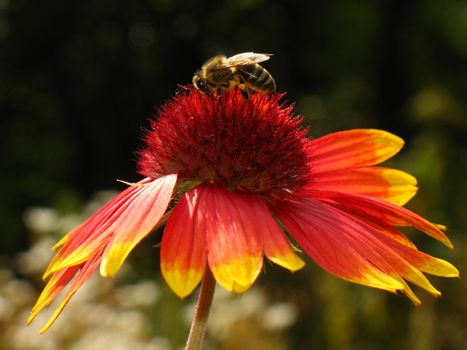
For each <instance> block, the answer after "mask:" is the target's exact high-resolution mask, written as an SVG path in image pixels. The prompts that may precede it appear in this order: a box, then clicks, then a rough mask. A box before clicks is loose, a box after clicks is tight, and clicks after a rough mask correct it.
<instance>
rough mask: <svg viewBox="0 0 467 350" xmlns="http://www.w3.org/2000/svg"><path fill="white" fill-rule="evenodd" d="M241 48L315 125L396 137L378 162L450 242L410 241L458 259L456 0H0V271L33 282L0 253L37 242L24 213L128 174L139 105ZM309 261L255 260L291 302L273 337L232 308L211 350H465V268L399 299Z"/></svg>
mask: <svg viewBox="0 0 467 350" xmlns="http://www.w3.org/2000/svg"><path fill="white" fill-rule="evenodd" d="M243 51H256V52H270V53H273V54H274V57H273V59H271V60H270V61H268V62H267V64H266V66H267V69H268V70H269V71H270V72H271V73H272V74H273V75H274V77H275V78H276V81H277V84H278V87H279V90H281V91H287V95H286V99H287V100H289V101H295V102H296V108H297V111H298V112H299V113H300V114H302V115H304V116H305V118H306V122H307V123H308V124H309V125H310V130H311V131H310V132H311V134H312V135H313V136H320V135H323V134H326V133H329V132H332V131H336V130H341V129H348V128H363V127H371V128H383V129H386V130H389V131H392V132H394V133H396V134H398V135H400V136H402V137H403V138H404V139H405V140H406V141H407V145H406V148H405V150H404V151H403V152H402V153H401V154H400V155H399V156H398V157H396V159H395V160H394V161H392V163H391V165H393V166H396V167H398V168H401V169H404V170H407V171H409V172H411V173H412V174H414V175H415V176H416V177H417V178H418V180H419V183H420V187H421V190H420V193H419V194H418V195H417V196H416V197H415V199H414V200H413V201H412V202H411V203H410V205H409V207H410V208H411V209H414V210H416V211H417V212H419V213H421V214H423V215H424V216H427V217H428V218H430V219H431V220H433V221H434V222H441V223H444V224H446V225H447V226H448V227H449V234H450V237H451V238H452V241H453V243H454V244H455V246H456V249H455V250H454V251H453V252H452V253H451V252H448V251H446V250H445V249H444V248H443V247H441V246H440V245H438V244H437V243H436V242H432V241H431V240H429V239H425V238H424V237H422V236H421V235H419V234H415V235H414V236H413V237H414V238H415V240H416V242H417V245H418V246H420V247H421V248H423V249H425V250H426V251H428V252H430V253H432V254H434V255H436V256H440V257H444V258H447V259H448V260H451V261H453V262H454V263H455V264H456V265H457V266H458V267H459V269H460V270H461V272H462V271H463V270H464V269H465V267H466V266H467V254H466V251H467V238H466V235H465V233H466V231H467V183H466V175H467V156H466V154H467V106H466V104H467V98H466V97H467V2H466V1H462V0H450V1H445V2H440V1H436V0H425V1H421V0H414V1H402V0H386V1H369V0H363V1H353V0H352V1H344V0H336V1H332V2H327V1H288V2H287V1H266V0H232V1H225V0H223V1H194V0H187V1H174V0H144V1H138V2H129V1H127V2H115V1H106V0H102V1H79V2H70V1H57V0H44V1H26V0H0V116H1V118H0V152H1V153H0V154H1V162H2V165H1V168H0V180H1V183H2V189H1V191H0V230H1V235H0V257H1V260H0V263H1V264H2V265H5V267H6V268H7V269H8V270H9V271H12V273H13V277H11V278H13V279H12V281H15V279H18V281H21V280H27V281H30V282H31V283H33V284H35V285H36V286H39V285H40V281H39V280H38V279H36V278H34V277H31V276H30V275H28V274H26V273H23V272H21V269H19V268H18V266H17V259H16V258H14V257H15V256H17V255H18V253H19V252H21V251H26V250H27V249H32V247H34V245H33V243H34V240H35V238H34V235H31V234H30V231H31V230H30V229H28V227H27V226H26V223H27V220H26V221H25V220H23V214H24V213H25V212H26V210H27V209H28V208H30V207H34V206H45V207H51V208H54V210H56V211H57V214H56V215H58V217H62V216H65V214H70V213H76V212H80V211H81V209H82V207H83V205H84V203H85V201H86V199H87V198H89V197H91V195H92V194H93V193H95V192H96V191H98V190H101V189H104V188H121V187H119V186H118V184H117V183H116V182H115V181H114V180H115V179H116V178H121V179H126V180H130V181H132V180H137V179H138V175H137V174H135V172H134V151H135V150H136V149H137V148H138V147H140V145H141V143H140V141H139V138H140V135H141V128H144V127H146V126H147V122H146V119H147V118H148V117H149V116H150V115H151V114H152V112H153V108H154V107H157V106H159V105H160V104H161V103H163V101H164V100H166V99H167V98H168V97H170V96H171V95H173V94H174V93H175V92H176V90H177V84H188V83H190V80H191V76H192V74H193V72H194V70H195V69H197V68H198V67H199V66H200V64H201V63H202V62H203V60H205V59H206V58H208V57H210V56H212V55H214V54H217V53H225V54H227V55H230V54H235V53H238V52H243ZM58 231H60V230H59V228H56V232H55V231H54V232H55V233H56V234H57V235H61V234H63V233H64V232H62V231H60V232H58ZM154 251H155V250H154V249H153V248H152V247H150V246H148V247H146V248H141V249H139V250H137V251H136V252H135V256H136V257H135V258H134V259H133V261H134V263H135V264H141V265H143V266H142V267H141V268H138V269H137V271H142V272H140V274H142V275H144V273H145V272H144V271H152V273H155V271H157V267H156V266H157V263H156V259H155V257H154ZM138 261H140V262H139V263H138ZM309 265H310V266H309V267H308V268H307V269H306V271H303V272H300V273H297V274H294V275H293V276H290V275H289V274H288V273H287V272H284V271H281V270H279V269H278V268H268V271H267V272H268V273H267V276H266V277H264V278H262V279H261V281H260V282H259V283H260V284H261V285H262V286H263V287H264V288H266V289H267V291H268V295H269V298H270V299H271V300H274V301H276V302H280V301H281V300H282V301H284V300H287V301H288V302H290V303H292V304H294V305H296V306H297V308H298V309H299V310H300V312H299V315H298V320H297V322H296V323H295V325H294V326H293V327H292V328H290V329H289V331H288V332H287V333H280V334H279V335H277V334H276V333H275V332H269V333H268V332H267V331H265V330H264V329H257V328H254V327H253V326H251V324H250V323H248V322H247V321H245V322H246V323H240V324H238V327H237V328H236V329H237V332H239V333H232V334H235V335H237V334H242V332H244V334H243V335H242V336H232V337H230V338H229V337H227V338H226V339H230V343H229V342H227V341H224V342H219V343H216V344H217V345H213V346H214V348H219V349H234V348H235V349H236V348H239V347H240V346H242V347H243V348H244V349H245V350H246V349H250V348H251V349H253V348H255V349H259V348H261V347H262V346H265V345H264V343H261V342H260V341H263V342H264V341H265V339H266V338H268V337H269V338H270V339H272V340H274V341H275V342H274V344H276V345H275V347H274V349H275V348H277V349H310V348H313V347H314V348H323V349H350V348H353V349H415V350H417V349H423V350H435V349H459V350H460V349H465V344H467V300H466V298H465V295H466V293H467V283H466V282H465V280H460V281H458V280H436V282H435V284H437V285H438V286H439V287H440V288H441V290H443V291H444V296H443V298H441V299H440V300H433V299H431V297H428V296H426V298H423V301H424V303H423V305H422V306H421V307H418V308H414V307H413V306H412V305H410V303H409V302H408V301H407V300H405V299H403V298H401V297H399V296H396V297H394V296H391V295H388V294H387V293H383V292H380V291H375V290H370V289H367V288H363V287H360V286H355V285H350V284H348V283H346V282H343V281H340V280H337V279H335V278H334V277H332V276H328V275H327V274H325V273H323V272H322V271H320V270H319V269H317V268H316V267H315V265H313V264H312V263H311V262H310V264H309ZM146 273H147V272H146ZM146 277H147V276H146ZM152 277H154V276H152ZM156 278H159V279H160V277H156ZM160 307H161V308H162V310H165V311H164V312H161V313H159V314H157V312H158V311H157V308H156V311H155V314H154V315H153V316H152V317H151V318H149V319H148V320H149V321H150V322H151V326H150V327H148V329H153V332H156V333H154V334H153V335H156V334H157V335H160V336H168V337H169V338H170V339H176V343H174V344H178V345H180V342H182V341H181V340H180V338H183V336H184V332H185V329H183V330H180V328H179V327H178V326H177V325H178V324H179V322H180V321H179V320H177V317H175V316H172V317H170V315H177V316H179V315H180V307H181V304H180V303H179V302H178V300H177V299H176V298H175V296H172V297H171V298H167V302H164V304H163V305H161V306H160ZM65 313H66V311H65ZM177 327H178V328H177ZM254 330H256V331H254ZM162 333H163V334H162ZM253 338H254V339H253ZM242 341H243V342H242ZM258 342H260V343H258ZM248 344H250V345H248ZM251 344H254V345H251ZM261 344H263V345H261ZM252 346H253V347H252ZM267 347H268V348H271V349H272V347H271V345H270V343H269V344H268V345H267Z"/></svg>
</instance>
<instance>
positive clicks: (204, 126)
mask: <svg viewBox="0 0 467 350" xmlns="http://www.w3.org/2000/svg"><path fill="white" fill-rule="evenodd" d="M280 98H281V96H280V95H270V94H266V93H262V92H258V93H254V94H252V95H251V96H249V98H248V99H246V98H245V97H244V96H242V94H241V92H240V91H239V90H236V89H234V90H230V91H227V92H225V93H223V95H222V96H218V97H216V96H208V95H204V94H202V93H200V92H198V91H197V90H193V89H189V90H188V91H187V92H184V93H181V94H180V95H177V96H176V97H175V98H174V99H173V100H171V101H169V102H168V103H167V104H165V105H164V106H163V107H162V109H161V110H160V111H159V112H158V113H157V115H156V118H155V119H153V120H152V122H151V130H150V131H149V132H147V134H146V136H145V139H144V141H145V143H146V147H145V148H144V149H142V150H141V151H140V152H139V163H138V166H139V171H140V173H142V174H143V175H144V176H148V177H151V178H157V177H160V176H163V175H167V174H173V173H177V174H178V175H179V179H181V180H182V181H201V182H210V183H213V184H216V185H220V186H223V187H226V188H229V189H231V190H235V191H245V192H254V193H261V192H271V191H281V190H294V189H297V188H298V187H300V186H302V185H303V184H304V183H305V182H306V181H307V178H306V175H307V174H308V173H309V169H308V167H309V156H308V153H307V145H308V141H307V138H306V131H305V130H304V129H302V128H299V127H298V124H299V123H300V122H301V118H300V117H296V116H294V115H293V113H292V108H291V107H290V106H284V105H283V104H281V103H280V102H279V99H280Z"/></svg>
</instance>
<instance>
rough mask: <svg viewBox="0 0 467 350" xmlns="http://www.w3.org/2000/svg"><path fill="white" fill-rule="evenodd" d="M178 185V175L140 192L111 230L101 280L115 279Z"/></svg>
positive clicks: (153, 182)
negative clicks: (111, 238)
mask: <svg viewBox="0 0 467 350" xmlns="http://www.w3.org/2000/svg"><path fill="white" fill-rule="evenodd" d="M176 182H177V175H175V174H173V175H167V176H163V177H161V178H158V179H155V180H153V181H152V182H150V183H148V184H145V185H143V186H140V187H139V188H138V190H139V192H138V195H137V196H135V197H134V199H133V200H132V202H131V203H130V204H129V205H128V207H127V208H125V210H124V211H122V212H121V213H119V215H118V217H116V220H115V221H114V222H113V224H112V226H110V227H109V228H108V230H109V231H111V232H115V233H114V238H113V241H112V242H111V243H110V244H109V246H108V247H107V249H106V251H105V252H104V255H103V257H102V263H101V267H100V273H101V275H102V276H113V275H114V274H115V273H116V272H117V271H118V269H119V268H120V266H121V265H122V264H123V261H125V259H126V257H127V256H128V254H129V253H130V252H131V250H132V249H133V248H134V247H135V246H136V245H137V244H138V243H139V242H140V241H141V240H142V239H143V238H144V237H145V236H147V235H148V234H149V233H150V232H151V230H152V229H153V228H154V226H156V224H157V223H158V222H159V220H160V219H161V218H162V216H163V215H164V213H165V211H166V209H167V206H168V204H169V202H170V200H171V199H172V192H173V189H174V187H175V184H176Z"/></svg>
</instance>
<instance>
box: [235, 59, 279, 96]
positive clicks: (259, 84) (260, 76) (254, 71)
mask: <svg viewBox="0 0 467 350" xmlns="http://www.w3.org/2000/svg"><path fill="white" fill-rule="evenodd" d="M237 73H238V74H239V75H240V77H241V78H242V80H243V82H244V83H245V85H247V86H248V87H250V88H251V89H253V90H263V91H264V90H266V91H271V92H274V91H276V82H275V81H274V78H273V77H272V76H271V74H269V72H268V71H267V70H266V69H264V68H263V67H261V66H260V65H259V64H250V65H246V66H241V67H237Z"/></svg>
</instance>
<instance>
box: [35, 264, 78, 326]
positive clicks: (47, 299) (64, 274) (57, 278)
mask: <svg viewBox="0 0 467 350" xmlns="http://www.w3.org/2000/svg"><path fill="white" fill-rule="evenodd" d="M80 267H81V266H72V267H69V268H66V269H63V270H61V271H59V272H56V273H55V274H54V275H53V276H52V277H51V278H50V280H49V282H48V283H47V285H46V286H45V287H44V290H43V291H42V293H41V295H40V296H39V298H38V299H37V302H36V304H35V305H34V307H33V308H32V311H31V315H30V316H29V318H28V323H31V322H32V321H33V320H34V318H35V317H36V316H37V314H38V313H39V312H40V311H41V310H42V309H43V308H44V307H46V306H48V305H50V303H51V302H52V301H53V300H54V299H55V297H56V296H57V295H58V294H59V293H60V292H61V291H62V290H63V288H65V287H66V285H67V284H68V283H69V282H70V281H71V280H72V278H73V277H74V276H75V274H76V273H77V272H78V270H79V269H80Z"/></svg>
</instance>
